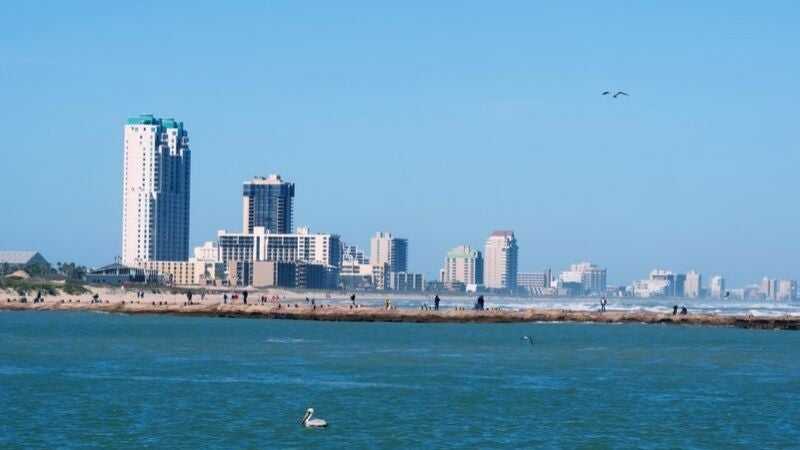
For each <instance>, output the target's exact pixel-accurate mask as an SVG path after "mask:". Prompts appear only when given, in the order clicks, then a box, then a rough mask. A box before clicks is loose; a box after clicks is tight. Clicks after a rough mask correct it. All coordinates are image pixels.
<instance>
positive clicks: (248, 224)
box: [242, 175, 294, 234]
mask: <svg viewBox="0 0 800 450" xmlns="http://www.w3.org/2000/svg"><path fill="white" fill-rule="evenodd" d="M293 201H294V183H287V182H285V181H283V179H282V178H281V176H280V175H270V176H268V177H266V178H264V177H256V178H253V179H252V180H250V181H245V182H244V187H243V189H242V232H244V233H246V234H250V233H253V229H254V228H255V227H264V228H265V229H266V230H267V231H269V232H271V233H281V234H289V233H292V232H293V230H292V220H293V214H294V211H293Z"/></svg>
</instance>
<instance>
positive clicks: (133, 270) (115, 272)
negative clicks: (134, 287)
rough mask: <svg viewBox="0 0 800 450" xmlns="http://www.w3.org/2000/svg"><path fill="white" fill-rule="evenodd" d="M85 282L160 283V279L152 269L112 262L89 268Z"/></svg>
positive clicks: (120, 284)
mask: <svg viewBox="0 0 800 450" xmlns="http://www.w3.org/2000/svg"><path fill="white" fill-rule="evenodd" d="M86 282H87V283H90V284H111V285H116V286H122V285H126V284H145V283H156V284H160V282H161V279H160V278H159V276H158V274H157V273H156V272H154V271H151V270H146V269H143V268H140V267H131V266H126V265H124V264H120V263H113V264H108V265H105V266H102V267H98V268H96V269H92V270H90V271H89V273H87V274H86Z"/></svg>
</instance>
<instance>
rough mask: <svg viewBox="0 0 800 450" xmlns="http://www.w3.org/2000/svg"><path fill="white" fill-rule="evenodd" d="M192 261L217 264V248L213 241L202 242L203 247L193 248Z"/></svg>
mask: <svg viewBox="0 0 800 450" xmlns="http://www.w3.org/2000/svg"><path fill="white" fill-rule="evenodd" d="M192 260H193V261H203V262H217V261H219V260H220V259H219V246H218V245H217V243H216V242H214V241H207V242H204V243H203V245H201V246H199V247H195V248H194V258H192Z"/></svg>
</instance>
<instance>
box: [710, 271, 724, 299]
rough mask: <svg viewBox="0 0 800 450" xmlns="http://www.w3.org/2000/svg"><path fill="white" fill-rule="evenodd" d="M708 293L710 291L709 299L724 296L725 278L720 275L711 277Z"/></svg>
mask: <svg viewBox="0 0 800 450" xmlns="http://www.w3.org/2000/svg"><path fill="white" fill-rule="evenodd" d="M709 291H711V297H713V298H723V297H724V296H725V278H723V277H722V276H720V275H715V276H713V277H711V286H710V289H709Z"/></svg>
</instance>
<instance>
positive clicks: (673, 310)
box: [672, 305, 678, 316]
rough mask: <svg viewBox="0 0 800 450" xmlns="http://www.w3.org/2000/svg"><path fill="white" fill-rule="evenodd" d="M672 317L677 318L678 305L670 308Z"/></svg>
mask: <svg viewBox="0 0 800 450" xmlns="http://www.w3.org/2000/svg"><path fill="white" fill-rule="evenodd" d="M672 315H673V316H677V315H678V305H675V306H673V307H672Z"/></svg>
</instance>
